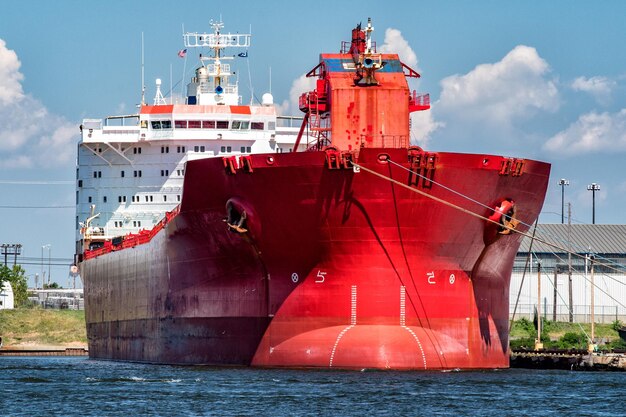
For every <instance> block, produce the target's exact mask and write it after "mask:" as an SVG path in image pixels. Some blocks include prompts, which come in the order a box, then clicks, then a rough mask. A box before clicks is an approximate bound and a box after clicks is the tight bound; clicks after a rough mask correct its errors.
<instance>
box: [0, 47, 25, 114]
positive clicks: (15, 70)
mask: <svg viewBox="0 0 626 417" xmlns="http://www.w3.org/2000/svg"><path fill="white" fill-rule="evenodd" d="M20 65H21V63H20V61H19V59H17V54H16V53H15V51H12V50H10V49H8V48H7V47H6V42H5V41H4V40H2V39H0V106H6V105H9V104H10V103H12V102H14V101H16V100H20V99H22V97H24V93H23V91H22V85H21V84H20V82H21V81H22V80H23V79H24V76H23V75H22V74H21V73H20V71H19V69H20Z"/></svg>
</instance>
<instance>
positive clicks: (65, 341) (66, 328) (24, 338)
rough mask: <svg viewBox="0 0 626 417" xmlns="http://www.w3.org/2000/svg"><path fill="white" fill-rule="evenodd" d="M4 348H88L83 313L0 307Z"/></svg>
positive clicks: (77, 311)
mask: <svg viewBox="0 0 626 417" xmlns="http://www.w3.org/2000/svg"><path fill="white" fill-rule="evenodd" d="M0 337H2V345H3V346H2V348H3V349H24V350H28V349H33V350H35V349H65V348H68V347H78V348H81V347H82V348H87V332H86V329H85V312H84V311H83V310H53V309H42V308H16V309H14V310H0Z"/></svg>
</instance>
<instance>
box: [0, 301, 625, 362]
mask: <svg viewBox="0 0 626 417" xmlns="http://www.w3.org/2000/svg"><path fill="white" fill-rule="evenodd" d="M621 326H622V323H620V322H619V321H615V322H613V323H608V324H596V326H595V339H596V343H597V345H598V349H599V350H606V351H610V350H614V349H615V350H619V349H621V350H623V349H626V342H624V341H623V340H622V339H620V337H619V334H618V333H617V329H618V328H620V327H621ZM542 327H543V329H544V330H543V331H542V337H541V341H542V342H543V344H544V348H545V349H586V348H587V346H588V344H589V339H588V337H589V335H590V333H591V330H590V324H589V323H581V324H578V323H566V322H552V321H547V320H544V321H543V325H542ZM0 337H2V344H3V349H24V350H28V349H64V348H68V347H77V348H87V333H86V330H85V312H84V311H83V310H52V309H47V310H46V309H41V308H17V309H14V310H0ZM536 337H537V330H536V324H535V323H533V321H531V320H528V319H525V318H522V319H519V320H516V321H515V322H513V326H512V327H511V332H510V338H509V339H510V346H511V349H533V348H534V345H535V338H536Z"/></svg>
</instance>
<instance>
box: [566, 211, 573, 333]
mask: <svg viewBox="0 0 626 417" xmlns="http://www.w3.org/2000/svg"><path fill="white" fill-rule="evenodd" d="M571 233H572V203H567V277H568V285H569V322H570V323H573V322H574V293H573V290H572V239H571Z"/></svg>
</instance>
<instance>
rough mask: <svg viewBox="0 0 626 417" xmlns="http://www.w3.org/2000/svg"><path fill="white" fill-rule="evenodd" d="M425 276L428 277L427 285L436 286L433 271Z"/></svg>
mask: <svg viewBox="0 0 626 417" xmlns="http://www.w3.org/2000/svg"><path fill="white" fill-rule="evenodd" d="M426 276H427V277H428V283H429V284H436V282H435V271H431V272H427V273H426Z"/></svg>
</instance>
